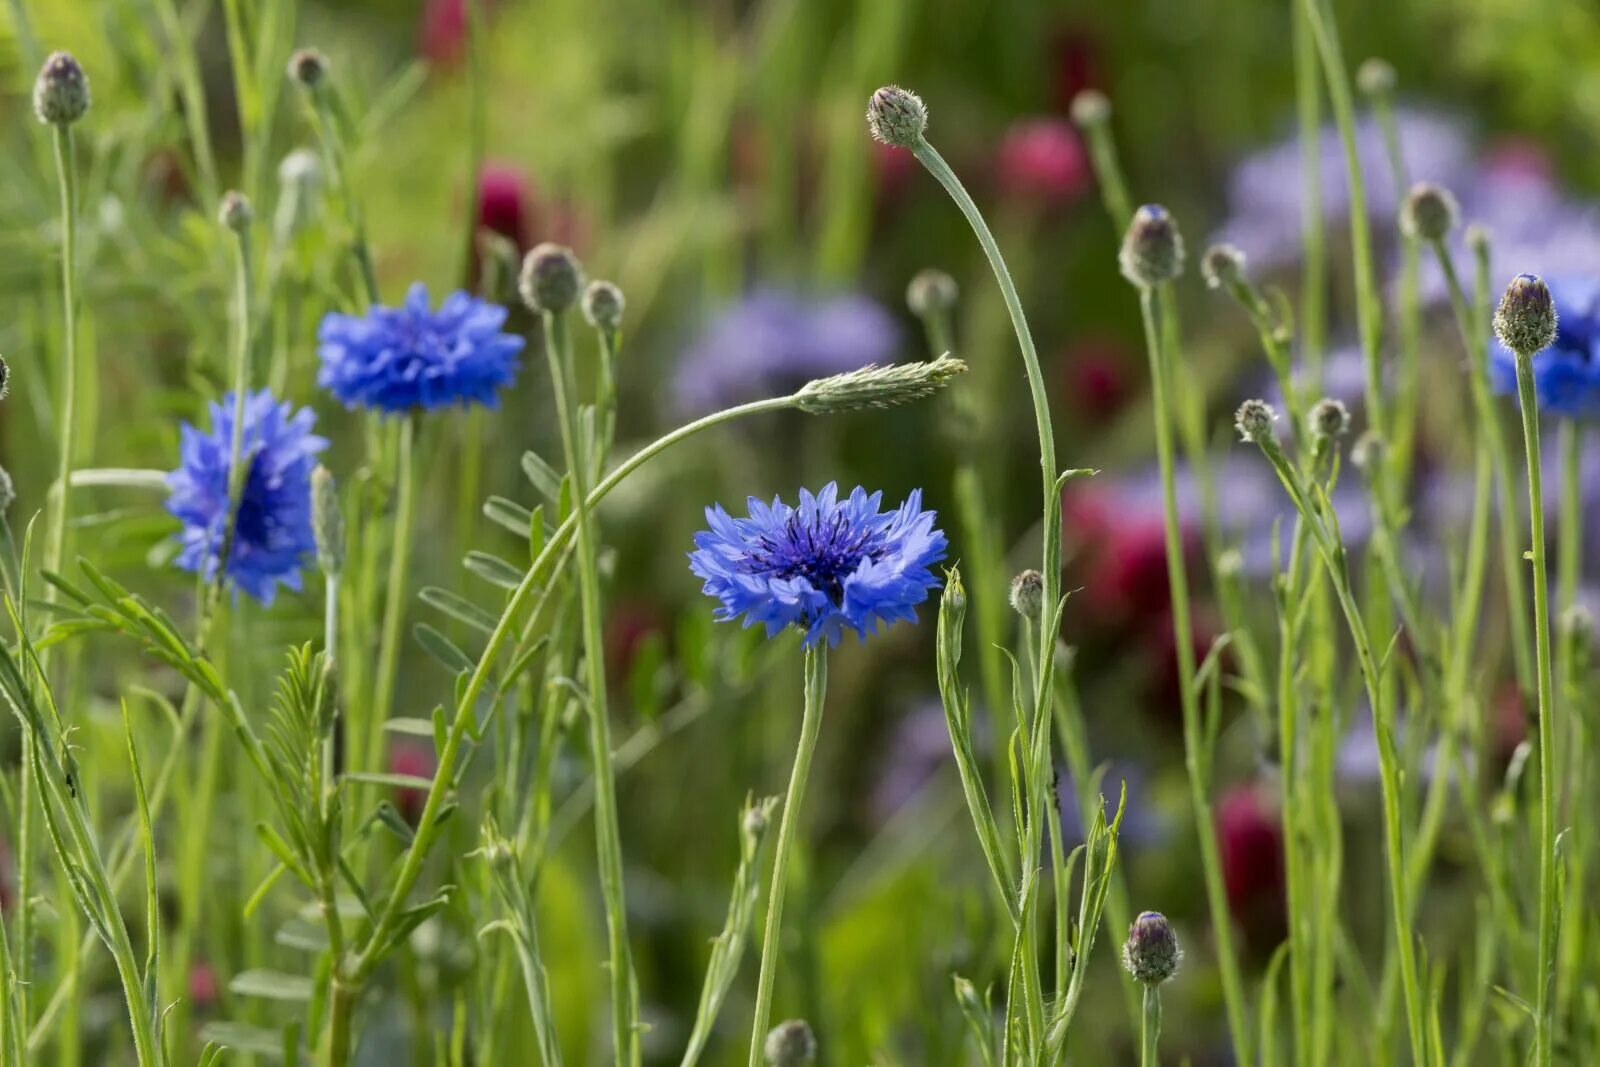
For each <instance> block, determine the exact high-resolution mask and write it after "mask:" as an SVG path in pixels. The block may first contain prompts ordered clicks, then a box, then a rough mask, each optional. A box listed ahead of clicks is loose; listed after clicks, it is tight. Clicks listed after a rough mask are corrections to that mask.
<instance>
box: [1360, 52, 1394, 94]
mask: <svg viewBox="0 0 1600 1067" xmlns="http://www.w3.org/2000/svg"><path fill="white" fill-rule="evenodd" d="M1395 81H1396V78H1395V73H1394V65H1393V64H1391V63H1390V62H1389V61H1388V60H1387V59H1379V58H1377V57H1376V56H1374V57H1373V58H1371V59H1369V60H1367V61H1366V62H1364V63H1362V64H1361V66H1360V68H1359V69H1357V71H1356V88H1357V89H1359V90H1361V93H1362V95H1364V96H1372V97H1380V96H1388V95H1389V94H1390V93H1392V92H1394V86H1395Z"/></svg>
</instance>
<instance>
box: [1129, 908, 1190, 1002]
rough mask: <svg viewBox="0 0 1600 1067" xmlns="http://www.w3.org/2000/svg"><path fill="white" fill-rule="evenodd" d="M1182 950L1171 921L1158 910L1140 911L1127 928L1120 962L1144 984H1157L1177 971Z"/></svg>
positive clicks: (1181, 957)
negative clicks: (1126, 937)
mask: <svg viewBox="0 0 1600 1067" xmlns="http://www.w3.org/2000/svg"><path fill="white" fill-rule="evenodd" d="M1182 959H1183V950H1182V949H1181V948H1179V947H1178V935H1177V934H1175V933H1173V932H1172V924H1171V923H1169V922H1168V921H1167V917H1166V916H1165V915H1162V914H1161V913H1160V912H1159V911H1142V912H1140V913H1139V917H1138V918H1137V919H1135V920H1133V925H1132V926H1130V927H1129V928H1128V940H1127V941H1126V942H1124V943H1123V946H1122V965H1123V966H1124V967H1126V968H1127V969H1128V973H1129V974H1131V975H1133V977H1134V978H1135V979H1137V980H1138V981H1140V982H1143V983H1144V984H1145V985H1160V984H1161V983H1162V982H1165V981H1166V980H1167V979H1168V978H1171V977H1172V976H1173V975H1175V974H1177V973H1178V963H1179V962H1180V961H1181V960H1182Z"/></svg>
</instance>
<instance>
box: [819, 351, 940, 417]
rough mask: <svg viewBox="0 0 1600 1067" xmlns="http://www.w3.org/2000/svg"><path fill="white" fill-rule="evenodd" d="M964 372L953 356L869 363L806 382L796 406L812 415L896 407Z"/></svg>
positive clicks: (937, 388)
mask: <svg viewBox="0 0 1600 1067" xmlns="http://www.w3.org/2000/svg"><path fill="white" fill-rule="evenodd" d="M965 373H967V365H966V364H965V363H964V362H962V361H961V360H959V359H954V358H952V357H950V356H940V357H939V358H938V359H930V360H924V361H921V362H917V363H891V364H890V365H889V366H887V367H874V366H866V367H862V368H861V369H860V370H853V371H847V372H845V373H844V374H835V375H833V376H832V377H829V378H817V379H814V380H813V381H809V382H807V383H806V384H805V385H803V386H801V388H800V391H799V392H797V393H795V406H796V407H798V408H799V409H800V410H801V411H805V412H808V413H810V414H812V415H835V414H839V413H841V412H846V411H864V410H866V409H868V408H891V407H897V406H899V405H901V404H908V403H910V402H911V401H913V400H921V399H923V398H924V397H929V396H932V395H933V394H934V393H937V392H938V391H939V390H941V389H943V388H944V387H945V386H947V385H949V384H950V383H951V382H953V381H955V380H956V379H957V378H958V377H960V376H961V375H963V374H965Z"/></svg>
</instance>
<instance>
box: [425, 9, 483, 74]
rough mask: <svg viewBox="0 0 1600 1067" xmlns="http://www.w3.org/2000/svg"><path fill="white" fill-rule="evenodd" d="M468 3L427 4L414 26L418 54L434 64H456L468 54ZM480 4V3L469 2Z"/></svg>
mask: <svg viewBox="0 0 1600 1067" xmlns="http://www.w3.org/2000/svg"><path fill="white" fill-rule="evenodd" d="M468 2H469V0H426V2H425V3H424V4H423V7H422V19H421V21H420V22H419V23H418V24H417V50H418V51H420V52H421V53H422V55H423V57H424V58H426V59H428V60H429V61H431V62H434V63H440V64H451V63H456V62H458V61H459V60H460V59H461V57H462V56H464V55H465V54H466V51H467V3H468ZM471 2H473V3H481V2H483V0H471Z"/></svg>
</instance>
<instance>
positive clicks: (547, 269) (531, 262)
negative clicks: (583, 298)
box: [517, 241, 583, 313]
mask: <svg viewBox="0 0 1600 1067" xmlns="http://www.w3.org/2000/svg"><path fill="white" fill-rule="evenodd" d="M517 288H518V289H520V290H521V292H522V300H523V302H524V303H525V304H527V305H528V307H529V308H531V309H532V310H534V311H537V312H541V313H542V312H561V311H566V310H567V309H568V308H570V307H572V305H573V304H575V303H577V302H578V296H579V294H580V293H581V292H582V291H583V267H582V265H580V264H579V263H578V257H577V256H575V255H573V254H572V249H570V248H564V247H563V246H561V245H558V244H551V243H550V242H548V241H546V242H544V243H543V244H539V245H535V246H534V247H533V250H532V251H530V252H529V253H528V254H527V256H526V257H525V258H524V259H523V261H522V276H521V277H520V278H519V279H518V281H517Z"/></svg>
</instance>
